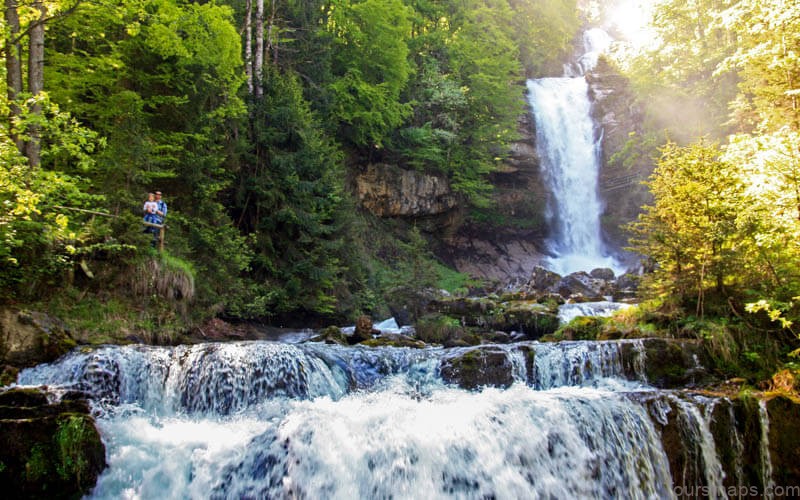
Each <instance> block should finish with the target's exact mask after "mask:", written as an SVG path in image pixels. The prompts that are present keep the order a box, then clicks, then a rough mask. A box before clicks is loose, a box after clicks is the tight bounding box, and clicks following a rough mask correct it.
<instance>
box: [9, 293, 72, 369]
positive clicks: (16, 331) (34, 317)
mask: <svg viewBox="0 0 800 500" xmlns="http://www.w3.org/2000/svg"><path fill="white" fill-rule="evenodd" d="M75 345H76V342H75V340H74V339H73V338H72V336H71V335H70V333H69V331H68V330H67V328H66V326H65V325H64V324H63V323H62V322H61V321H60V320H58V319H56V318H53V317H51V316H48V315H47V314H44V313H39V312H33V311H20V310H17V309H14V308H5V307H4V308H0V364H8V365H12V366H15V367H19V368H26V367H31V366H34V365H37V364H40V363H49V362H51V361H54V360H55V359H57V358H58V357H60V356H62V355H64V354H66V353H67V352H68V351H69V350H70V349H72V348H73V347H75Z"/></svg>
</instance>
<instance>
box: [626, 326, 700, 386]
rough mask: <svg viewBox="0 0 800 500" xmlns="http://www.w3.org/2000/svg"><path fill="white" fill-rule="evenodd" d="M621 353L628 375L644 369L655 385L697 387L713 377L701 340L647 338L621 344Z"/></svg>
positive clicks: (649, 381) (650, 382) (633, 374)
mask: <svg viewBox="0 0 800 500" xmlns="http://www.w3.org/2000/svg"><path fill="white" fill-rule="evenodd" d="M620 353H621V355H622V363H623V367H624V369H625V371H626V373H628V374H629V376H631V377H634V376H635V372H636V371H638V370H643V371H644V375H645V377H646V378H647V382H648V383H649V384H651V385H653V386H655V387H659V388H677V387H685V386H697V385H699V384H702V383H706V382H708V381H710V380H711V379H712V376H711V371H710V370H711V368H712V367H713V364H712V361H711V358H710V356H709V355H708V352H707V351H706V348H705V346H704V345H703V343H702V342H701V341H697V340H687V339H661V338H648V339H642V340H641V341H640V342H626V343H623V344H622V345H621V350H620Z"/></svg>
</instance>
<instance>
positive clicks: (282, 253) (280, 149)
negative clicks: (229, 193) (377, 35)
mask: <svg viewBox="0 0 800 500" xmlns="http://www.w3.org/2000/svg"><path fill="white" fill-rule="evenodd" d="M264 83H265V85H264V95H263V96H262V99H260V100H259V101H257V102H256V103H255V106H254V107H253V134H254V136H253V145H254V150H253V154H252V155H251V156H249V157H248V158H247V160H246V162H245V164H246V165H247V167H246V168H245V169H243V170H242V172H241V175H240V180H239V185H238V190H237V200H238V202H237V208H236V218H237V221H238V226H239V229H240V230H241V231H242V232H244V233H247V234H251V235H252V238H253V249H254V251H255V257H254V260H253V263H252V269H251V272H250V273H249V277H250V279H252V281H253V283H254V288H253V291H252V294H251V296H250V297H249V299H247V303H245V304H237V307H238V308H239V312H240V313H241V314H246V315H255V316H264V315H270V314H275V313H283V312H286V311H292V310H298V309H305V310H307V311H313V312H318V313H332V312H333V311H334V306H335V305H336V297H335V294H334V287H335V286H336V285H337V284H338V283H339V282H340V281H341V274H342V272H343V262H342V260H343V259H342V254H343V249H342V247H343V246H344V245H345V241H344V239H343V236H342V234H341V233H340V226H339V224H340V211H341V209H342V207H343V205H342V201H343V196H344V192H343V191H344V184H343V175H342V167H343V165H342V155H341V153H340V152H339V151H338V150H337V148H336V146H335V144H334V143H333V142H332V141H331V140H330V139H329V138H327V137H326V136H325V135H324V134H321V133H320V132H319V128H320V127H319V125H318V121H317V118H316V117H315V116H314V114H313V113H312V112H311V109H310V107H309V105H308V103H307V102H306V101H305V100H304V99H303V96H302V90H301V86H300V83H299V81H298V79H297V77H296V76H294V75H292V74H282V73H281V72H280V71H278V70H277V69H276V68H266V73H265V80H264Z"/></svg>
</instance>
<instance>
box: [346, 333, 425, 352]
mask: <svg viewBox="0 0 800 500" xmlns="http://www.w3.org/2000/svg"><path fill="white" fill-rule="evenodd" d="M361 345H366V346H370V347H382V346H389V347H413V348H415V349H424V348H425V347H427V344H425V342H423V341H421V340H418V339H414V338H411V337H409V336H408V335H402V334H399V333H382V334H381V335H380V336H378V337H375V338H373V339H369V340H365V341H363V342H361Z"/></svg>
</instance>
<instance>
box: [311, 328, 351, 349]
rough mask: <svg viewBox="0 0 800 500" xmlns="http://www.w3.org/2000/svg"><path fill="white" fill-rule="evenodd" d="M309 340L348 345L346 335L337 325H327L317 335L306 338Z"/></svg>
mask: <svg viewBox="0 0 800 500" xmlns="http://www.w3.org/2000/svg"><path fill="white" fill-rule="evenodd" d="M308 341H309V342H324V343H326V344H339V345H348V343H349V342H348V341H347V336H346V335H345V334H344V333H343V332H342V330H341V329H340V328H339V327H338V326H329V327H328V328H325V329H324V330H322V331H321V332H320V333H319V334H318V335H315V336H314V337H311V338H310V339H308Z"/></svg>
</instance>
